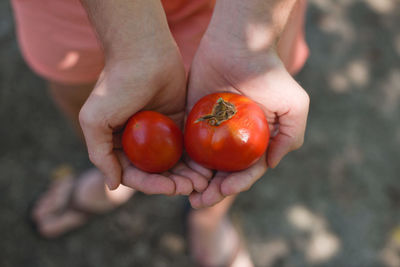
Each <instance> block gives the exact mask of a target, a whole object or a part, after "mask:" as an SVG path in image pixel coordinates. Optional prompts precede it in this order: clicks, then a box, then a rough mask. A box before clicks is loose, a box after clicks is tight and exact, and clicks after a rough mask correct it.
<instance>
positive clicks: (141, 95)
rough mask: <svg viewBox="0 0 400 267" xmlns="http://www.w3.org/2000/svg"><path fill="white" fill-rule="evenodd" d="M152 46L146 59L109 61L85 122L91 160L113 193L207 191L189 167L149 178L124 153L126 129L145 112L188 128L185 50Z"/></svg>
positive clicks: (144, 55) (146, 51)
mask: <svg viewBox="0 0 400 267" xmlns="http://www.w3.org/2000/svg"><path fill="white" fill-rule="evenodd" d="M149 41H150V42H149V43H146V44H145V45H144V49H143V52H142V53H140V56H136V57H134V58H129V57H127V58H125V59H124V60H118V61H109V62H108V63H107V64H106V66H105V68H104V71H103V73H102V75H101V77H100V79H99V80H98V82H97V84H96V86H95V88H94V90H93V92H92V94H91V95H90V97H89V98H88V100H87V101H86V103H85V104H84V106H83V108H82V110H81V112H80V123H81V126H82V130H83V132H84V135H85V139H86V144H87V147H88V151H89V156H90V159H91V161H92V162H93V163H94V164H95V165H96V166H97V167H98V168H99V169H100V170H101V171H102V172H103V173H104V174H105V176H106V182H107V185H108V186H109V188H111V189H114V188H116V187H118V185H119V184H120V183H121V182H122V183H123V184H124V185H126V186H129V187H131V188H134V189H137V190H139V191H142V192H144V193H147V194H166V195H172V194H189V193H191V192H192V191H193V186H195V187H196V189H197V190H200V191H201V190H203V189H204V188H205V187H206V185H207V181H206V179H205V178H203V176H202V175H201V174H199V173H198V172H196V171H194V170H192V169H190V168H189V167H187V166H186V165H185V164H184V163H182V162H180V163H178V164H177V165H176V166H175V167H174V168H173V169H172V170H171V171H170V172H168V173H164V174H149V173H146V172H143V171H141V170H139V169H137V168H135V167H134V166H133V165H132V164H130V163H129V161H128V160H127V158H126V157H125V155H124V153H123V152H122V150H120V148H121V146H120V134H121V130H122V129H123V126H124V124H125V123H126V122H127V120H128V119H129V118H130V117H131V116H132V115H133V114H135V113H136V112H138V111H140V110H154V111H158V112H160V113H163V114H165V115H167V116H169V117H171V118H172V119H173V120H174V121H175V122H176V123H177V124H178V125H179V126H181V125H182V119H183V116H184V107H185V97H186V75H185V71H184V68H183V64H182V62H181V57H180V54H179V51H178V49H177V47H176V45H175V44H174V43H172V42H171V43H166V42H164V43H160V42H158V43H154V42H153V40H149ZM137 49H139V48H137ZM199 170H200V171H201V169H199ZM189 177H190V178H189Z"/></svg>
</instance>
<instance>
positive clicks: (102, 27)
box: [81, 0, 174, 61]
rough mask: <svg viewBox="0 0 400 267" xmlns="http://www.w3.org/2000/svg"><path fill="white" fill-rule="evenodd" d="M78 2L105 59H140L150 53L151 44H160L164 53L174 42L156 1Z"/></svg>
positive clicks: (95, 0) (92, 0)
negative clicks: (89, 21)
mask: <svg viewBox="0 0 400 267" xmlns="http://www.w3.org/2000/svg"><path fill="white" fill-rule="evenodd" d="M81 1H82V3H83V5H84V7H85V8H86V11H87V13H88V15H89V18H90V20H91V22H92V24H93V27H94V28H95V30H96V32H97V35H98V38H99V40H100V42H101V43H102V45H103V48H104V52H105V56H106V60H110V61H113V60H121V59H125V58H130V57H132V56H133V57H136V56H142V57H144V56H146V53H148V51H149V52H150V51H152V49H151V45H153V44H157V46H158V47H159V46H160V44H163V45H165V49H166V50H167V49H168V46H170V45H171V44H173V43H174V42H173V38H172V36H171V34H170V32H169V29H168V24H167V20H166V17H165V13H164V10H163V7H162V5H161V3H160V0H136V1H132V0H119V1H109V0H81ZM158 51H159V52H162V51H160V50H159V49H158ZM153 56H154V55H153Z"/></svg>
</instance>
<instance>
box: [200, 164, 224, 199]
mask: <svg viewBox="0 0 400 267" xmlns="http://www.w3.org/2000/svg"><path fill="white" fill-rule="evenodd" d="M226 175H227V174H226V173H222V172H218V173H217V174H216V175H215V176H214V178H213V179H212V180H211V182H210V184H209V185H208V187H207V189H206V190H205V191H204V192H203V193H202V194H201V201H202V204H203V206H206V207H210V206H213V205H215V204H217V203H218V202H220V201H221V200H223V199H224V197H225V196H224V195H223V194H222V193H221V184H222V181H223V180H224V179H225V177H226Z"/></svg>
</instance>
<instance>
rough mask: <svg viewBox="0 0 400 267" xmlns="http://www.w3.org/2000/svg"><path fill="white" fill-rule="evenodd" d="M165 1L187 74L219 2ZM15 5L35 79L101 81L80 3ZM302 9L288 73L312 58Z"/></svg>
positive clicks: (287, 51) (291, 36) (288, 40)
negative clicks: (306, 43) (36, 77)
mask: <svg viewBox="0 0 400 267" xmlns="http://www.w3.org/2000/svg"><path fill="white" fill-rule="evenodd" d="M162 2H163V5H164V9H165V12H166V15H167V19H168V24H169V27H170V29H171V32H172V34H173V36H174V38H175V40H176V42H177V44H178V46H179V49H180V51H181V53H182V57H183V60H184V64H185V68H186V70H187V71H188V69H189V67H190V65H191V61H192V59H193V56H194V54H195V52H196V49H197V46H198V44H199V42H200V40H201V37H202V35H203V33H204V32H205V30H206V28H207V26H208V23H209V21H210V19H211V15H212V11H213V7H214V4H215V0H162ZM12 5H13V8H14V15H15V21H16V28H17V36H18V40H19V45H20V49H21V51H22V54H23V56H24V58H25V60H26V62H27V63H28V65H29V66H30V67H31V68H32V69H33V70H34V71H35V72H36V73H37V74H39V75H40V76H42V77H43V78H45V79H47V80H51V81H55V82H60V83H66V84H82V83H92V82H95V81H96V80H97V78H98V76H99V74H100V72H101V71H102V69H103V66H104V56H103V52H102V50H101V46H100V44H99V42H98V40H97V38H96V35H95V32H94V30H93V28H92V26H91V24H90V22H89V20H88V17H87V15H86V12H85V10H84V8H83V7H82V5H81V3H80V1H79V0H35V1H29V0H12ZM304 10H305V0H300V1H298V6H297V7H295V11H294V14H295V15H294V16H292V17H293V18H294V19H292V21H291V22H290V24H292V25H293V27H289V28H290V29H289V31H287V32H288V34H285V35H286V37H285V38H281V39H282V41H283V40H285V44H282V45H280V46H282V48H283V49H282V50H284V52H283V53H281V54H282V55H281V56H282V58H283V59H284V62H285V64H286V65H287V67H288V69H289V71H291V69H292V70H293V71H296V70H297V69H299V67H301V66H302V65H303V64H304V61H305V58H306V57H307V55H308V49H307V47H306V45H305V42H304V29H303V24H304ZM281 43H282V42H281ZM298 44H300V45H298ZM302 44H303V45H302ZM296 47H297V48H296ZM299 47H300V50H299ZM301 47H303V48H305V49H301ZM299 51H300V53H299ZM306 54H307V55H306ZM296 62H297V63H296ZM296 64H297V65H296ZM296 66H297V67H296ZM293 71H292V72H293Z"/></svg>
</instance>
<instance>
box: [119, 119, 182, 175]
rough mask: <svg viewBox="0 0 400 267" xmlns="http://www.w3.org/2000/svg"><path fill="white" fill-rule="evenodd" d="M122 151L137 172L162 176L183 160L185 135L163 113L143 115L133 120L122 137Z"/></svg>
mask: <svg viewBox="0 0 400 267" xmlns="http://www.w3.org/2000/svg"><path fill="white" fill-rule="evenodd" d="M122 147H123V149H124V152H125V154H126V155H127V157H128V158H129V160H130V161H131V162H132V163H133V165H135V166H136V167H137V168H139V169H141V170H143V171H146V172H150V173H162V172H164V171H167V170H169V169H171V168H172V167H173V166H174V165H175V164H176V163H177V162H178V160H179V159H180V157H181V155H182V150H183V135H182V132H181V130H180V129H179V128H178V126H177V125H176V124H175V123H174V121H173V120H171V119H170V118H168V117H167V116H165V115H162V114H161V113H158V112H154V111H142V112H139V113H137V114H135V115H134V116H132V117H131V118H130V119H129V121H128V124H127V125H126V127H125V130H124V132H123V135H122Z"/></svg>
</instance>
